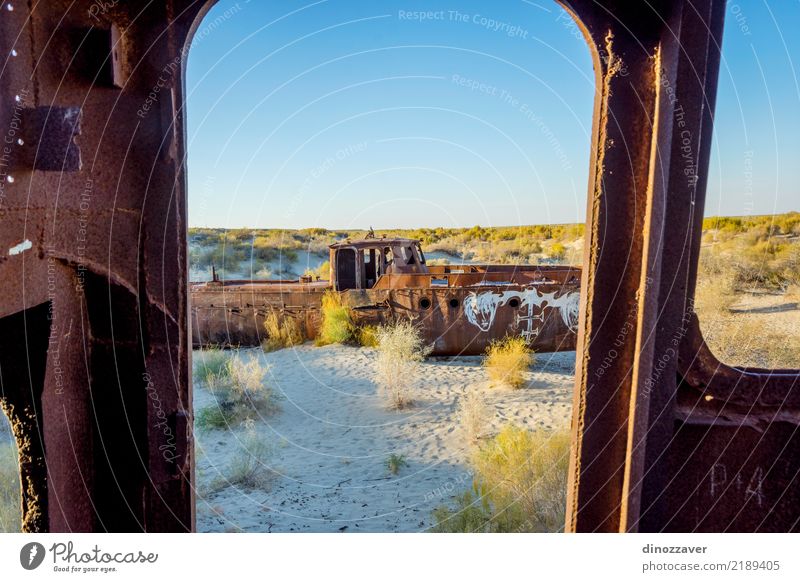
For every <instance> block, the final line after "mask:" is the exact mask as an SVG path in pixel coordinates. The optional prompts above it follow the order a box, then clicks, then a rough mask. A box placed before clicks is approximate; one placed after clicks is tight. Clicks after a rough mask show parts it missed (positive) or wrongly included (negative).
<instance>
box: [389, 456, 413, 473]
mask: <svg viewBox="0 0 800 582" xmlns="http://www.w3.org/2000/svg"><path fill="white" fill-rule="evenodd" d="M384 464H385V465H386V470H387V471H389V472H390V473H391V474H392V475H397V474H398V473H399V472H400V469H402V468H403V467H408V461H406V458H405V457H404V456H403V455H398V454H395V453H392V454H391V455H389V458H388V459H386V463H384Z"/></svg>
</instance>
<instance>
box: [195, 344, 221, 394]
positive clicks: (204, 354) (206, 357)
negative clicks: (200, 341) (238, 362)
mask: <svg viewBox="0 0 800 582" xmlns="http://www.w3.org/2000/svg"><path fill="white" fill-rule="evenodd" d="M228 359H229V358H228V354H227V353H226V352H225V351H224V350H222V349H220V348H213V347H210V348H204V349H202V350H198V351H196V352H195V353H194V355H193V359H192V367H193V368H194V377H195V378H196V379H198V380H200V381H201V382H203V383H204V384H205V385H206V386H207V387H209V388H210V387H213V386H214V385H215V384H216V383H217V382H218V381H221V380H223V379H224V378H225V377H226V376H227V375H228Z"/></svg>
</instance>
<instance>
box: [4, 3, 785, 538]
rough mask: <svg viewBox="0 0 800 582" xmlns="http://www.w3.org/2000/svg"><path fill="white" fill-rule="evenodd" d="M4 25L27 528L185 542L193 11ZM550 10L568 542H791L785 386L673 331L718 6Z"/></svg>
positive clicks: (7, 324)
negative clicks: (577, 67) (567, 156)
mask: <svg viewBox="0 0 800 582" xmlns="http://www.w3.org/2000/svg"><path fill="white" fill-rule="evenodd" d="M7 4H8V6H6V4H4V5H3V9H2V17H1V18H0V54H2V55H5V57H4V62H3V68H2V70H0V131H2V134H3V144H2V148H3V151H2V155H0V164H1V165H0V178H2V181H0V184H1V185H2V188H0V221H1V224H2V227H1V228H0V244H2V245H3V246H2V252H0V280H2V285H3V293H2V294H0V374H1V375H2V390H3V395H2V402H3V407H4V409H5V410H6V412H7V413H8V415H9V417H10V418H11V420H12V422H13V425H14V430H15V434H16V437H17V439H18V443H19V445H20V450H21V453H22V463H21V474H22V478H23V486H24V500H23V501H24V508H25V512H24V526H25V528H26V529H27V530H29V531H37V530H38V531H44V530H51V531H84V530H85V531H89V530H100V531H103V530H109V531H119V530H126V531H132V530H145V531H182V530H191V529H192V528H193V523H194V518H193V511H194V510H193V507H194V502H193V501H194V500H193V495H192V479H193V459H192V436H191V430H190V429H191V422H190V419H191V386H190V382H189V368H190V362H189V359H190V341H189V337H190V336H189V330H188V326H189V320H188V286H187V277H186V273H187V268H186V180H185V171H184V170H185V167H184V159H185V158H184V155H185V139H184V122H183V110H182V104H183V81H182V74H183V67H184V61H185V57H186V54H185V50H186V47H187V44H186V43H187V39H188V38H189V37H190V36H191V34H192V33H193V31H194V29H195V28H196V26H197V24H198V23H199V21H200V19H201V18H202V16H203V14H204V13H205V11H207V10H208V8H209V7H210V6H211V4H213V2H210V1H206V2H203V1H200V0H197V1H190V0H161V1H157V0H155V1H145V0H137V1H133V0H131V1H128V2H114V1H111V2H99V1H97V0H94V1H89V0H75V1H74V2H67V1H65V0H52V1H48V2H35V3H34V2H18V1H15V0H11V1H10V2H9V3H7ZM565 4H567V5H568V6H569V9H570V10H571V11H573V12H574V13H575V14H576V17H577V19H578V20H579V21H580V23H581V27H582V29H583V30H584V33H585V35H586V37H587V41H588V42H589V45H590V48H591V50H592V51H593V55H594V65H595V70H596V74H597V98H596V104H595V113H594V129H593V155H592V171H591V183H590V185H589V198H588V228H587V245H586V249H587V250H586V257H585V261H584V270H583V278H582V293H581V295H582V297H583V298H585V301H584V303H583V305H582V309H581V321H580V330H579V338H578V364H577V378H576V396H575V411H574V422H573V430H574V436H575V449H574V451H573V459H572V463H571V471H570V483H569V500H568V501H569V504H568V505H569V507H568V516H567V529H568V530H571V531H631V530H641V531H662V530H682V531H695V530H737V531H762V530H777V531H786V530H794V529H797V528H798V518H799V517H800V509H798V508H799V507H800V505H798V503H797V500H798V497H799V496H800V494H799V493H798V487H800V485H798V483H800V479H797V476H798V475H797V474H798V469H800V454H798V452H797V451H798V447H797V444H798V443H797V436H796V435H797V427H798V422H800V415H798V406H800V403H799V402H798V396H797V394H798V391H797V384H798V375H797V372H796V371H781V372H771V371H764V370H746V369H739V368H731V367H728V366H726V365H723V364H720V363H719V362H717V361H716V360H715V359H714V357H713V356H712V355H711V354H710V353H709V352H708V350H707V349H706V348H705V345H704V343H703V341H702V337H701V336H700V332H699V328H698V325H697V321H696V317H695V316H694V314H693V311H692V294H693V289H694V283H695V277H696V265H697V259H698V254H699V244H700V234H701V232H700V227H701V221H702V214H703V202H704V193H705V175H706V169H707V166H708V157H709V148H710V139H711V122H712V113H713V106H714V96H715V93H716V79H717V73H718V64H719V43H720V39H721V30H722V21H723V12H724V1H723V0H695V1H693V2H688V1H687V2H682V1H680V0H669V1H667V0H663V1H656V2H653V1H652V0H651V1H649V2H644V1H642V2H631V1H623V0H617V1H614V0H572V1H569V2H565ZM9 7H10V9H9Z"/></svg>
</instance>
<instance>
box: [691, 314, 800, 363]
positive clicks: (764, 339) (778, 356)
mask: <svg viewBox="0 0 800 582" xmlns="http://www.w3.org/2000/svg"><path fill="white" fill-rule="evenodd" d="M700 324H701V328H702V331H703V336H704V338H705V340H706V342H707V343H708V346H709V348H710V349H711V351H712V352H713V353H714V355H715V356H716V357H717V358H718V359H719V360H720V361H722V362H725V363H726V364H730V365H734V366H750V367H755V368H797V367H798V366H800V337H798V336H797V334H787V333H781V332H780V331H778V330H775V329H773V328H771V327H769V326H768V325H767V324H766V323H765V321H764V320H763V319H762V318H761V317H760V316H759V315H758V314H748V313H742V314H731V315H729V316H727V317H716V318H713V317H707V318H705V319H703V318H702V316H701V319H700Z"/></svg>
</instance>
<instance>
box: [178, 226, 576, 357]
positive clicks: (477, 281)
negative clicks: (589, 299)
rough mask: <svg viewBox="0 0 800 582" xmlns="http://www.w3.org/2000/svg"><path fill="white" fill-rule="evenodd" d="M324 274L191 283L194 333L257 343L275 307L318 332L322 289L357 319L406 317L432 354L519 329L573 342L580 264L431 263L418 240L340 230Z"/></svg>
mask: <svg viewBox="0 0 800 582" xmlns="http://www.w3.org/2000/svg"><path fill="white" fill-rule="evenodd" d="M329 249H330V265H331V267H330V276H329V279H328V280H321V279H319V278H317V279H316V280H314V278H312V277H311V276H303V277H300V278H299V279H297V280H243V279H237V280H225V281H221V280H220V279H219V278H218V277H217V276H216V274H215V275H214V276H213V280H212V281H208V282H203V283H192V284H191V310H192V311H191V313H192V318H191V319H192V343H193V344H194V346H195V347H201V346H209V345H215V346H223V347H235V346H258V345H260V344H261V343H262V342H263V341H264V340H265V339H266V331H265V327H264V320H265V318H266V316H267V315H268V314H270V313H271V312H277V313H278V315H279V317H281V318H283V317H290V318H293V319H295V321H296V322H297V323H298V325H299V327H300V329H301V330H302V332H303V334H304V335H305V337H306V338H309V339H311V338H314V337H316V335H317V333H318V330H319V327H320V324H321V320H322V311H321V304H322V296H323V294H324V293H326V292H333V293H338V294H339V295H340V297H341V300H342V303H343V304H344V305H346V306H347V307H349V309H350V311H351V314H352V318H353V322H354V323H355V324H356V325H379V324H384V323H387V322H391V321H394V320H397V319H399V318H408V319H410V320H411V321H413V322H415V324H417V325H418V326H419V328H420V330H421V332H422V336H423V338H424V339H425V341H426V342H428V343H429V344H430V345H431V346H432V354H433V355H441V356H452V355H474V354H480V353H483V352H484V351H485V350H486V348H487V346H488V345H489V344H490V343H491V342H492V341H494V340H497V339H502V338H503V337H505V336H507V335H518V336H522V337H524V338H525V339H526V341H527V342H528V345H529V346H530V347H531V348H532V349H534V350H536V351H543V352H552V351H563V350H574V349H575V342H576V330H577V327H578V311H579V302H580V301H579V288H580V269H578V268H576V267H569V266H548V265H542V266H535V265H435V266H434V265H428V264H427V263H426V260H425V255H424V253H423V251H422V246H421V244H420V241H419V240H416V239H411V238H377V237H375V236H374V235H371V234H370V235H368V236H367V237H366V238H364V239H362V240H355V241H351V240H346V241H342V242H338V243H335V244H332V245H330V246H329Z"/></svg>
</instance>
